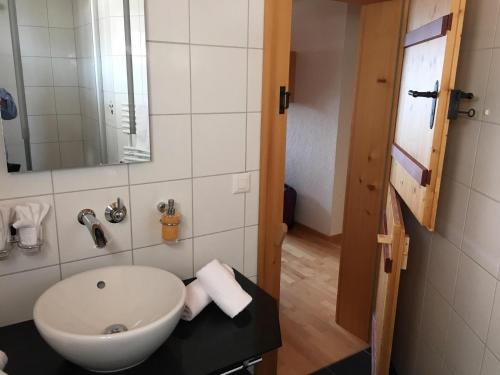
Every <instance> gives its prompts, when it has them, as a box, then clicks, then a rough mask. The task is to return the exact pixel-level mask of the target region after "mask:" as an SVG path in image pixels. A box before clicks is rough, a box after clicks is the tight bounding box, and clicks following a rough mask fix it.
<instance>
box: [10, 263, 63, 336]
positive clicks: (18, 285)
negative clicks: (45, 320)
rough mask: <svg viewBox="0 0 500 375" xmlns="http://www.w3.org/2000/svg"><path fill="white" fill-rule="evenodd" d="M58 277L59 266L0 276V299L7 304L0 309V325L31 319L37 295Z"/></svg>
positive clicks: (57, 279) (56, 280)
mask: <svg viewBox="0 0 500 375" xmlns="http://www.w3.org/2000/svg"><path fill="white" fill-rule="evenodd" d="M59 279H60V273H59V266H52V267H47V268H41V269H38V270H34V271H28V272H21V273H16V274H13V275H9V276H2V277H0V284H1V285H2V288H0V300H1V301H8V306H9V308H2V309H0V327H1V326H5V325H9V324H14V323H18V322H23V321H25V320H30V319H32V318H33V306H34V305H35V302H36V300H37V299H38V297H40V296H41V295H42V293H43V292H44V291H45V290H46V289H48V288H49V287H51V286H52V285H54V284H55V283H56V282H58V281H59Z"/></svg>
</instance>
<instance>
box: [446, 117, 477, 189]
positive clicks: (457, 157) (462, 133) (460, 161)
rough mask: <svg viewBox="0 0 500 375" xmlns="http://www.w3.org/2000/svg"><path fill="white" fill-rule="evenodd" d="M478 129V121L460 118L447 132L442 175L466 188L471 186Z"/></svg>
mask: <svg viewBox="0 0 500 375" xmlns="http://www.w3.org/2000/svg"><path fill="white" fill-rule="evenodd" d="M480 128H481V123H480V122H479V121H474V120H469V119H463V118H460V119H458V120H457V121H454V122H453V123H452V125H451V126H450V128H449V130H448V142H447V144H446V159H445V164H444V172H443V173H444V174H445V175H446V176H447V177H449V178H451V179H454V180H455V181H458V182H460V183H462V184H464V185H467V186H471V184H472V173H473V168H474V161H475V156H476V148H477V142H478V139H479V129H480Z"/></svg>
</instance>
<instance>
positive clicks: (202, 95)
mask: <svg viewBox="0 0 500 375" xmlns="http://www.w3.org/2000/svg"><path fill="white" fill-rule="evenodd" d="M41 1H43V0H41ZM49 1H51V0H49ZM6 2H7V1H6V0H0V18H1V19H2V22H1V23H0V26H2V25H3V20H4V19H5V18H4V17H5V14H4V12H5V9H6ZM189 3H190V6H189V7H188V0H168V1H166V0H148V1H146V7H147V9H146V22H147V40H148V42H147V51H148V58H149V60H148V71H149V84H150V91H149V93H150V95H149V102H150V119H151V134H152V152H153V153H152V156H153V162H151V163H143V164H136V165H130V166H128V165H121V166H112V167H101V168H88V169H78V170H76V169H74V170H58V171H53V172H42V173H32V174H24V175H19V174H16V175H9V174H7V172H6V170H7V169H6V164H5V158H4V157H3V154H4V147H3V142H0V205H9V206H12V205H14V204H18V203H22V202H29V201H45V202H48V203H50V204H51V211H50V213H49V215H48V218H47V220H46V223H45V227H44V228H45V233H46V236H45V238H46V243H45V246H44V248H43V250H42V252H41V253H40V254H38V255H33V256H26V255H24V254H22V253H20V251H18V250H14V251H13V253H12V254H11V256H10V257H9V259H7V260H5V261H2V262H0V285H1V288H0V301H2V303H1V304H2V308H0V326H2V325H6V324H11V323H15V322H19V321H23V320H26V319H30V318H31V316H32V315H31V314H32V307H33V303H34V301H35V300H36V298H37V297H38V296H39V295H40V294H41V293H42V292H43V290H45V289H46V288H47V287H49V286H50V285H52V284H54V283H55V282H57V281H58V280H60V279H61V277H66V276H68V275H70V274H72V273H75V272H78V271H81V270H85V269H90V268H95V267H99V266H103V265H110V264H131V263H134V264H147V265H154V266H156V267H162V268H164V269H167V270H169V271H172V272H174V273H175V274H177V275H178V276H179V277H182V278H186V277H191V276H193V274H194V272H195V271H196V270H197V269H198V268H199V267H200V266H202V265H203V264H204V263H205V262H207V261H208V260H210V259H211V258H214V257H218V258H220V259H221V260H222V261H224V262H227V263H229V264H231V265H232V266H234V267H235V268H237V269H239V270H241V271H243V272H244V273H245V274H246V275H247V276H249V277H251V278H255V276H256V274H257V228H258V227H257V225H258V191H259V181H258V177H259V171H258V169H259V154H260V152H259V149H260V135H259V134H260V110H261V77H262V53H263V51H262V47H263V40H262V35H263V33H262V30H263V9H264V2H263V0H211V1H210V6H209V7H206V4H207V2H206V1H205V0H190V2H189ZM3 37H4V35H3V34H2V33H0V39H3ZM3 125H4V126H5V124H3ZM1 136H2V134H0V137H1ZM246 171H247V172H249V173H250V174H251V191H250V192H249V193H247V194H239V195H233V194H232V192H231V188H232V175H233V174H234V173H240V172H246ZM117 197H121V198H122V199H123V201H124V203H125V205H126V206H127V207H128V209H129V214H128V216H127V218H126V219H125V221H123V222H122V223H119V224H110V223H108V222H106V221H105V220H104V217H103V215H104V209H105V207H106V206H107V205H108V204H109V203H111V202H113V201H114V200H115V199H116V198H117ZM169 198H174V199H175V200H176V201H177V202H178V211H179V212H180V213H181V214H182V215H183V224H182V234H181V238H182V241H180V243H178V244H175V245H166V244H163V243H162V241H161V227H160V225H159V223H158V219H159V216H158V215H159V214H158V212H157V211H156V204H157V202H158V201H160V200H167V199H169ZM82 208H92V209H94V210H95V211H96V213H97V216H98V218H99V220H100V221H101V222H102V223H103V225H104V228H105V231H106V234H107V236H108V238H109V239H110V240H111V243H110V244H109V246H108V248H107V249H96V248H94V246H93V244H92V242H91V239H90V235H89V234H88V232H87V230H86V229H85V228H84V227H83V226H81V225H80V224H78V223H77V220H76V215H77V213H78V211H79V210H80V209H82Z"/></svg>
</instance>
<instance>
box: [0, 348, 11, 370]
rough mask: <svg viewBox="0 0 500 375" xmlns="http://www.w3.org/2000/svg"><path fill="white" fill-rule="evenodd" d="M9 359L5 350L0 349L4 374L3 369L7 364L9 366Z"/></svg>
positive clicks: (0, 359)
mask: <svg viewBox="0 0 500 375" xmlns="http://www.w3.org/2000/svg"><path fill="white" fill-rule="evenodd" d="M8 361H9V359H8V358H7V354H5V353H4V352H2V351H1V350H0V374H1V375H3V374H2V372H1V370H3V369H4V368H5V366H7V362H8Z"/></svg>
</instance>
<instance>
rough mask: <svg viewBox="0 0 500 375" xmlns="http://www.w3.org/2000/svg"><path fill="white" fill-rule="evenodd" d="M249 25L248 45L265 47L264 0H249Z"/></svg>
mask: <svg viewBox="0 0 500 375" xmlns="http://www.w3.org/2000/svg"><path fill="white" fill-rule="evenodd" d="M248 2H249V13H250V14H249V26H248V46H249V47H251V48H263V47H264V0H248Z"/></svg>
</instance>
